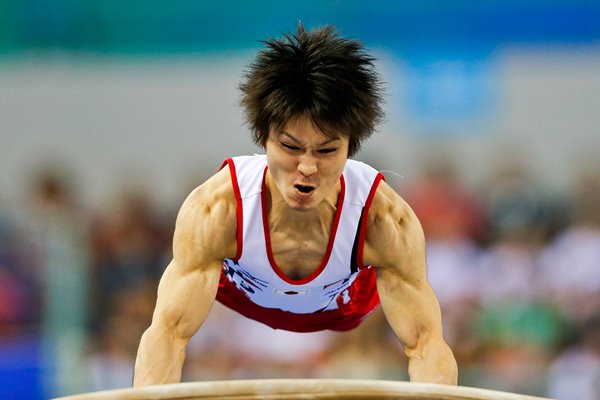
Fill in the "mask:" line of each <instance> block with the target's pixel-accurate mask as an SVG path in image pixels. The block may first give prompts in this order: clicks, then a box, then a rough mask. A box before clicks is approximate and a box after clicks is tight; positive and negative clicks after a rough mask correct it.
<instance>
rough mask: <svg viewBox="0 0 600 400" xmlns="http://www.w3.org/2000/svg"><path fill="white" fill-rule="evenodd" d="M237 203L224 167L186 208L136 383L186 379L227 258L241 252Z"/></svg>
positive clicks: (143, 346) (139, 358)
mask: <svg viewBox="0 0 600 400" xmlns="http://www.w3.org/2000/svg"><path fill="white" fill-rule="evenodd" d="M235 204H236V203H235V198H234V196H233V190H232V189H231V183H230V181H229V173H228V171H224V170H222V171H221V172H219V173H218V174H217V175H216V176H215V177H213V178H211V179H210V180H209V181H207V182H206V183H205V184H204V185H202V186H200V187H199V188H197V189H196V190H195V191H194V192H192V194H191V195H190V196H189V197H188V199H187V200H186V201H185V202H184V204H183V206H182V207H181V210H180V211H179V215H178V216H177V223H176V228H175V235H174V238H173V260H172V261H171V263H170V264H169V265H168V267H167V269H166V270H165V272H164V274H163V277H162V278H161V281H160V284H159V286H158V298H157V301H156V308H155V310H154V315H153V317H152V324H151V325H150V327H149V328H148V329H147V330H146V332H145V333H144V334H143V336H142V339H141V342H140V346H139V349H138V355H137V359H136V365H135V373H134V381H133V384H134V386H145V385H155V384H163V383H175V382H179V381H180V379H181V370H182V368H183V362H184V359H185V349H186V346H187V343H188V341H189V339H190V338H191V337H192V336H193V335H194V333H195V332H196V331H197V330H198V329H199V328H200V326H201V325H202V323H203V322H204V319H205V318H206V316H207V314H208V312H209V311H210V309H211V307H212V305H213V303H214V299H215V296H216V293H217V288H218V283H219V276H220V273H221V267H222V262H223V259H224V258H227V257H233V256H234V255H235V253H236V228H235V227H236V219H235V218H236V209H235Z"/></svg>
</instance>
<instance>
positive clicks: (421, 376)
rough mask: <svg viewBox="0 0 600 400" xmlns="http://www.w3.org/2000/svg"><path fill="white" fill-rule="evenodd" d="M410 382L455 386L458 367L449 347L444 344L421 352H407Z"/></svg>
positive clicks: (431, 346) (429, 347)
mask: <svg viewBox="0 0 600 400" xmlns="http://www.w3.org/2000/svg"><path fill="white" fill-rule="evenodd" d="M407 356H408V375H409V377H410V381H411V382H424V383H441V384H447V385H456V384H457V383H458V367H457V365H456V360H455V358H454V355H453V354H452V350H450V347H448V345H447V344H446V343H445V342H444V343H441V344H437V345H429V346H428V348H426V349H423V350H421V351H414V352H411V351H407Z"/></svg>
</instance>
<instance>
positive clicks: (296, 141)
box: [279, 131, 340, 147]
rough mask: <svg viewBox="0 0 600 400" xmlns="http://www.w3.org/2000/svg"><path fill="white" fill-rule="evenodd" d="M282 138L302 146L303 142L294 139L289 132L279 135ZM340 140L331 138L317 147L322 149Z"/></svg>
mask: <svg viewBox="0 0 600 400" xmlns="http://www.w3.org/2000/svg"><path fill="white" fill-rule="evenodd" d="M279 135H280V136H286V137H287V138H288V139H290V140H292V141H293V142H295V143H297V144H300V145H302V142H300V140H298V139H297V138H296V137H294V135H292V134H291V133H289V132H287V131H281V132H280V133H279ZM338 140H340V138H329V139H327V140H325V141H324V142H322V143H319V144H318V145H317V146H318V147H321V146H326V145H328V144H331V143H333V142H337V141H338Z"/></svg>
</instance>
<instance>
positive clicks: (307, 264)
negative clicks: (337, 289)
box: [270, 226, 330, 279]
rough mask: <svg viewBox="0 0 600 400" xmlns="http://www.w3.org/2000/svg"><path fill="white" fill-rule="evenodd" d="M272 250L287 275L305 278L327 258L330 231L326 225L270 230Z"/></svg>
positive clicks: (279, 265)
mask: <svg viewBox="0 0 600 400" xmlns="http://www.w3.org/2000/svg"><path fill="white" fill-rule="evenodd" d="M270 239H271V252H272V255H273V258H274V260H275V263H276V264H277V267H278V268H279V269H280V270H281V272H283V273H284V274H285V275H286V276H287V277H289V278H292V279H303V278H305V277H307V276H309V275H311V274H312V273H313V272H315V271H316V270H317V269H318V268H319V266H320V265H321V262H322V261H323V259H324V258H325V255H326V252H327V246H328V244H329V239H330V232H329V230H328V229H326V228H325V227H315V226H312V227H308V226H307V227H297V228H296V229H276V230H273V231H271V232H270Z"/></svg>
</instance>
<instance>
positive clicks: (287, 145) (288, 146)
mask: <svg viewBox="0 0 600 400" xmlns="http://www.w3.org/2000/svg"><path fill="white" fill-rule="evenodd" d="M281 145H282V146H283V147H285V148H286V149H288V150H294V151H296V150H300V147H298V146H294V145H292V144H287V143H283V142H281Z"/></svg>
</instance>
